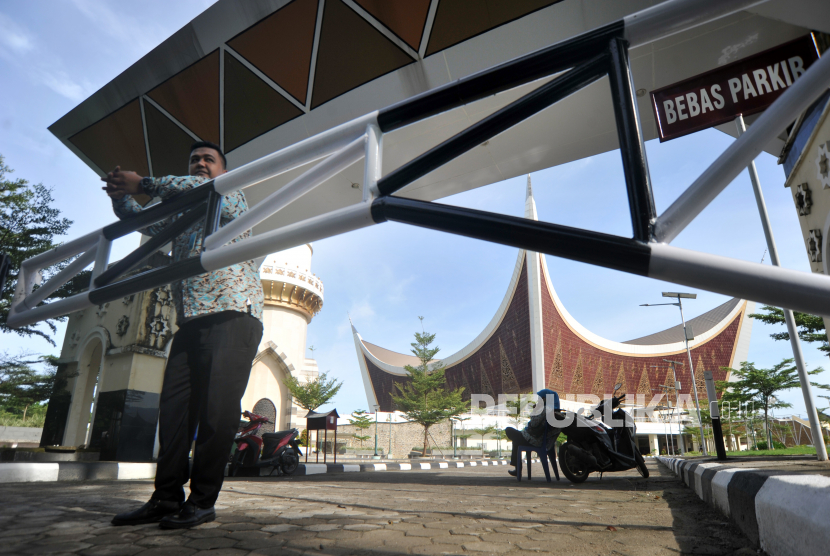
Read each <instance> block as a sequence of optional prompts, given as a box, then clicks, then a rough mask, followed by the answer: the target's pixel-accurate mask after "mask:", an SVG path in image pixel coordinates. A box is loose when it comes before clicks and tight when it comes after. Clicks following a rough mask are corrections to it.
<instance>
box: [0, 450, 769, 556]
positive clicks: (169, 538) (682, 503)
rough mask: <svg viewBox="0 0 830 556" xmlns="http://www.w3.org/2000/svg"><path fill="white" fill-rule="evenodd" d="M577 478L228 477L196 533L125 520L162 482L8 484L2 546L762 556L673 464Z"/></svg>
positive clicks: (536, 471)
mask: <svg viewBox="0 0 830 556" xmlns="http://www.w3.org/2000/svg"><path fill="white" fill-rule="evenodd" d="M648 465H649V468H650V470H651V477H650V478H649V479H642V478H641V477H640V476H639V475H638V474H637V473H636V472H633V473H629V472H626V473H613V474H611V473H609V474H606V475H605V476H604V477H603V478H602V479H601V480H600V478H599V477H596V476H593V475H592V476H591V477H590V478H589V479H588V481H587V482H585V483H583V484H580V485H574V484H572V483H570V482H568V481H567V480H566V479H564V478H563V479H562V480H561V481H555V480H554V481H553V482H552V483H547V482H545V481H544V479H541V480H540V479H539V478H538V477H543V474H542V468H541V466H540V465H539V464H535V465H534V466H533V475H534V477H535V478H534V480H532V481H527V480H523V481H521V482H517V481H516V479H514V478H513V477H510V476H509V475H508V474H507V468H506V467H505V466H497V467H493V466H488V467H480V466H477V467H465V468H458V469H438V470H431V471H430V472H424V473H421V472H408V471H387V472H384V473H341V474H334V475H309V476H296V477H288V478H281V479H279V480H266V479H258V478H255V479H228V480H227V481H226V482H225V487H224V489H223V491H222V493H221V494H220V497H219V500H218V503H217V506H216V509H217V519H216V521H214V522H212V523H207V524H205V525H202V526H199V527H197V528H195V529H191V530H172V531H168V530H162V529H159V528H158V526H157V525H154V524H150V525H144V526H138V527H113V526H111V525H110V523H109V522H110V519H111V518H112V516H113V515H114V514H115V513H117V512H120V511H124V510H127V509H131V508H134V507H137V506H139V505H140V504H142V503H144V502H145V501H146V500H147V499H148V498H149V497H150V494H151V493H152V491H153V487H152V484H151V483H150V481H95V482H75V483H29V484H7V485H0V552H2V553H7V554H46V553H51V554H77V555H83V556H106V555H109V556H119V555H123V556H132V555H139V556H157V555H159V556H191V555H199V556H202V555H204V556H246V555H247V556H276V555H279V556H283V555H286V556H295V555H300V554H306V555H312V554H313V555H326V556H341V555H342V556H349V555H364V554H373V555H380V556H391V555H397V554H507V555H514V556H520V555H521V556H526V555H527V554H528V553H529V552H530V553H538V554H568V555H577V556H579V555H623V556H652V555H664V554H665V555H673V556H676V555H677V554H701V555H704V554H705V555H711V556H726V555H732V556H749V555H753V556H757V554H756V551H755V550H754V549H753V548H751V543H750V541H749V540H748V539H747V538H746V537H745V536H744V535H742V534H741V532H740V531H739V530H738V529H736V528H735V527H734V526H732V525H731V524H730V523H728V522H727V521H726V520H724V519H723V518H722V517H721V516H720V515H719V514H718V513H717V512H716V511H715V510H713V509H711V508H709V507H708V506H707V505H706V504H704V503H703V502H702V501H700V500H699V499H698V498H697V497H696V496H695V495H694V493H692V491H691V490H689V489H688V488H686V487H684V486H683V484H682V483H681V482H680V481H679V480H678V479H677V478H675V477H674V475H673V474H672V473H671V472H670V471H669V470H668V469H666V468H665V467H662V466H660V465H658V464H657V463H656V462H654V461H653V460H652V461H649V463H648Z"/></svg>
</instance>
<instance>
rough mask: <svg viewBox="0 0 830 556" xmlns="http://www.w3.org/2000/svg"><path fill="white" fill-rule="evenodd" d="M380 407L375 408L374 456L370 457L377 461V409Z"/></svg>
mask: <svg viewBox="0 0 830 556" xmlns="http://www.w3.org/2000/svg"><path fill="white" fill-rule="evenodd" d="M379 408H380V406H378V405H376V406H375V455H374V456H372V458H373V459H379V458H380V456H378V409H379Z"/></svg>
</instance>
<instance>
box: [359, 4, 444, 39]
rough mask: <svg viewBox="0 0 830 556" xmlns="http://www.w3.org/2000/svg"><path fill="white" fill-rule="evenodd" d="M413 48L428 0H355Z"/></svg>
mask: <svg viewBox="0 0 830 556" xmlns="http://www.w3.org/2000/svg"><path fill="white" fill-rule="evenodd" d="M355 2H356V3H357V4H358V5H360V7H361V8H363V9H364V10H366V11H367V12H369V13H370V14H372V15H373V16H374V17H375V19H377V20H378V21H380V22H381V23H383V24H384V25H385V26H386V27H388V28H389V29H390V30H391V31H392V32H393V33H395V34H396V35H397V36H399V37H400V38H401V39H402V40H403V41H404V42H405V43H406V44H408V45H409V46H411V47H412V49H413V50H418V47H419V46H420V44H421V36H422V35H423V33H424V25H425V24H426V22H427V14H428V13H429V0H355Z"/></svg>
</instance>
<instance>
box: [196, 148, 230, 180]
mask: <svg viewBox="0 0 830 556" xmlns="http://www.w3.org/2000/svg"><path fill="white" fill-rule="evenodd" d="M225 172H226V170H225V169H224V168H223V167H222V157H221V156H220V155H219V153H218V152H216V151H215V150H214V149H211V148H209V147H199V148H198V149H195V150H194V151H193V152H192V153H190V175H191V176H203V177H206V178H215V177H216V176H218V175H219V174H224V173H225Z"/></svg>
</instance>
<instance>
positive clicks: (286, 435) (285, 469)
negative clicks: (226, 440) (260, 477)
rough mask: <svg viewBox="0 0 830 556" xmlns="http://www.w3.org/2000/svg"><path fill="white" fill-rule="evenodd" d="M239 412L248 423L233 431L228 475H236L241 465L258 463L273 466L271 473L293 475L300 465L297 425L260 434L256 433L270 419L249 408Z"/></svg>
mask: <svg viewBox="0 0 830 556" xmlns="http://www.w3.org/2000/svg"><path fill="white" fill-rule="evenodd" d="M242 416H243V417H245V418H246V419H248V421H250V423H249V425H248V426H247V427H245V428H244V429H243V430H242V431H240V432H238V433H237V434H236V438H235V439H234V442H235V443H236V451H235V452H234V454H233V457H232V459H231V468H230V470H229V471H228V476H230V477H236V476H237V474H239V472H240V470H242V469H258V468H260V467H273V468H274V469H272V470H271V473H272V474H273V473H274V471H276V472H277V475H293V474H294V472H296V471H297V468H298V467H299V466H300V454H301V452H300V445H299V444H298V443H297V437H298V436H299V435H300V432H299V431H298V430H297V429H289V430H285V431H278V432H266V433H265V434H263V435H262V438H260V437H258V436H257V435H256V433H257V432H258V431H259V429H261V428H262V426H263V425H264V424H265V423H270V422H271V421H269V420H268V418H267V417H263V416H261V415H256V414H254V413H251V412H250V411H243V412H242Z"/></svg>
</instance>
